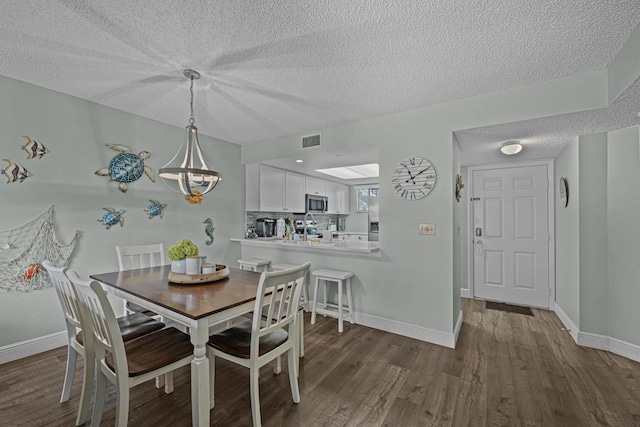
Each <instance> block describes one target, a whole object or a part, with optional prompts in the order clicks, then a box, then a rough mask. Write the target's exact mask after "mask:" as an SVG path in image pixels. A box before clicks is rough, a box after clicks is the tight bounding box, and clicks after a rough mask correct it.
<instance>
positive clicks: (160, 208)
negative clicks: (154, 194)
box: [144, 199, 167, 219]
mask: <svg viewBox="0 0 640 427" xmlns="http://www.w3.org/2000/svg"><path fill="white" fill-rule="evenodd" d="M149 201H150V202H151V204H150V205H149V206H147V207H146V208H144V211H145V212H146V213H147V214H148V215H149V219H151V218H153V217H154V216H159V217H160V218H162V217H163V216H164V208H166V207H167V204H166V203H160V202H159V201H157V200H153V199H152V200H149Z"/></svg>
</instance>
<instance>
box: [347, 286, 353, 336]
mask: <svg viewBox="0 0 640 427" xmlns="http://www.w3.org/2000/svg"><path fill="white" fill-rule="evenodd" d="M347 302H348V303H349V321H350V322H351V324H352V325H353V299H352V297H351V277H347Z"/></svg>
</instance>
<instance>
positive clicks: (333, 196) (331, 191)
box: [325, 181, 338, 214]
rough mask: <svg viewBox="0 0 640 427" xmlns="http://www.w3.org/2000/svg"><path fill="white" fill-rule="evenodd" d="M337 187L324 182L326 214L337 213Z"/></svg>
mask: <svg viewBox="0 0 640 427" xmlns="http://www.w3.org/2000/svg"><path fill="white" fill-rule="evenodd" d="M337 186H338V184H337V183H335V182H333V181H326V183H325V188H326V189H327V202H328V204H329V208H328V209H327V213H328V214H335V213H338V203H337V202H338V199H337Z"/></svg>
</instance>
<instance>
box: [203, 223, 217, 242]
mask: <svg viewBox="0 0 640 427" xmlns="http://www.w3.org/2000/svg"><path fill="white" fill-rule="evenodd" d="M203 224H207V225H206V227H205V228H204V232H205V233H206V234H207V236H209V239H210V240H207V241H206V242H205V243H206V244H207V245H210V244H212V243H213V231H214V230H215V229H216V228H215V227H214V226H213V220H212V219H211V218H207V219H205V220H204V222H203Z"/></svg>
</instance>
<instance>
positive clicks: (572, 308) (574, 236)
mask: <svg viewBox="0 0 640 427" xmlns="http://www.w3.org/2000/svg"><path fill="white" fill-rule="evenodd" d="M578 165H579V158H578V139H577V138H576V140H574V141H573V142H571V143H570V144H569V145H567V146H566V147H565V149H564V150H562V152H561V153H560V154H559V155H558V157H556V160H555V185H556V186H558V185H559V181H560V177H564V178H566V179H567V181H568V183H569V205H568V206H567V207H565V203H564V201H562V200H560V193H559V191H556V192H555V199H556V200H555V227H556V228H555V238H556V304H558V305H559V306H560V307H561V308H562V310H563V311H564V312H565V313H566V314H567V316H569V318H571V319H572V320H573V321H574V323H575V324H576V326H578V327H580V324H579V323H580V215H579V214H580V210H579V207H580V179H579V173H578V170H579V167H578ZM556 188H558V187H556Z"/></svg>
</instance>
